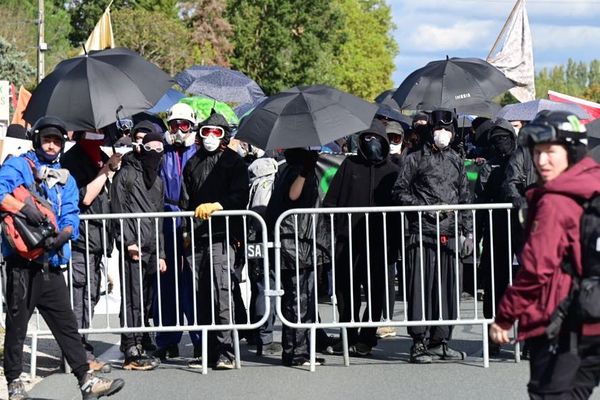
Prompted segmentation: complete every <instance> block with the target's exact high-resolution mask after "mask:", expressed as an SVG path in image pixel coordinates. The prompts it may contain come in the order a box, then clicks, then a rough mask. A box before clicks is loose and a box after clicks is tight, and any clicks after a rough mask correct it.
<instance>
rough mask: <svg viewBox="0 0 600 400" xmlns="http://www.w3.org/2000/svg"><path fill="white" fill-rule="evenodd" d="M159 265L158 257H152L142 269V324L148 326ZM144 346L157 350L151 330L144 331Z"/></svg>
mask: <svg viewBox="0 0 600 400" xmlns="http://www.w3.org/2000/svg"><path fill="white" fill-rule="evenodd" d="M157 269H158V268H157V266H156V259H155V258H151V260H150V262H149V263H148V264H145V265H144V268H143V269H142V288H143V295H142V297H143V304H142V311H143V318H142V324H143V325H142V326H144V327H148V326H150V318H152V311H153V301H154V287H155V285H154V282H155V281H156V274H157ZM140 344H141V345H142V348H143V349H144V350H148V351H153V350H156V347H155V346H154V344H153V343H152V337H151V336H150V333H149V332H144V333H142V337H141V342H140Z"/></svg>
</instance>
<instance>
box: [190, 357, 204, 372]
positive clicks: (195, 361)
mask: <svg viewBox="0 0 600 400" xmlns="http://www.w3.org/2000/svg"><path fill="white" fill-rule="evenodd" d="M188 368H191V369H202V357H194V358H192V359H191V360H190V361H188Z"/></svg>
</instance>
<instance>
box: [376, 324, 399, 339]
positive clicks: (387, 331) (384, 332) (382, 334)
mask: <svg viewBox="0 0 600 400" xmlns="http://www.w3.org/2000/svg"><path fill="white" fill-rule="evenodd" d="M393 336H396V328H394V327H392V326H380V327H379V328H377V337H378V338H380V339H383V338H387V337H393Z"/></svg>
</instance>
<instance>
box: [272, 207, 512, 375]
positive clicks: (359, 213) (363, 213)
mask: <svg viewBox="0 0 600 400" xmlns="http://www.w3.org/2000/svg"><path fill="white" fill-rule="evenodd" d="M511 208H512V205H511V204H484V205H474V204H469V205H446V206H410V207H406V206H403V207H378V208H321V209H293V210H289V211H287V212H285V213H283V214H282V215H281V216H280V217H279V219H278V220H277V222H276V225H275V232H274V237H275V241H274V247H275V260H274V264H275V271H276V272H275V276H276V291H277V292H278V293H280V294H281V293H282V281H281V268H282V265H281V261H282V260H281V253H282V232H281V225H282V223H283V222H284V220H286V219H287V218H292V219H293V224H294V225H293V226H294V228H295V232H294V236H295V237H294V241H295V246H294V247H295V255H296V260H295V261H296V262H295V274H296V277H298V276H299V268H300V262H299V253H298V250H297V249H298V243H299V238H298V217H299V216H302V215H309V216H310V218H311V219H312V224H311V227H312V240H313V242H312V252H313V254H312V265H311V266H310V268H312V269H313V273H314V274H313V279H314V283H313V284H314V288H315V289H314V292H313V296H314V305H315V310H314V312H315V315H316V316H317V319H316V320H315V322H312V323H305V322H302V321H301V315H300V314H301V310H300V299H299V297H300V296H296V302H297V306H298V313H297V315H296V317H295V318H294V320H289V319H286V318H285V317H284V315H283V312H282V299H281V296H278V297H277V299H276V310H277V316H278V317H279V318H280V319H281V321H282V323H283V324H285V325H287V326H289V327H291V328H296V329H309V330H310V370H311V371H314V370H315V360H316V329H319V328H340V329H341V335H342V342H343V357H344V364H345V365H346V366H348V365H349V364H350V358H349V350H348V334H347V329H348V328H365V327H373V328H376V327H382V326H386V327H387V326H391V327H412V326H441V325H480V326H481V327H482V331H483V333H482V341H483V365H484V367H485V368H487V367H489V353H488V327H489V325H490V324H491V323H492V322H493V318H485V317H484V315H483V312H482V310H480V308H481V307H480V305H479V304H478V299H477V293H478V283H477V281H478V280H477V273H478V271H477V264H478V259H477V257H478V252H477V250H478V249H477V248H476V249H475V251H474V252H473V256H472V257H473V266H474V268H473V285H474V287H473V300H462V299H461V290H460V287H461V285H460V282H459V280H460V276H461V274H460V268H461V260H460V259H459V254H458V252H459V240H455V241H454V242H455V249H454V253H455V257H454V268H453V273H454V282H455V288H454V289H455V290H454V291H455V295H456V306H457V309H456V313H457V314H456V319H442V313H443V312H442V311H440V313H439V318H437V319H430V320H428V319H425V300H426V299H425V290H424V281H423V280H424V279H423V276H424V273H423V268H424V266H423V218H424V216H426V215H427V216H428V217H429V218H430V221H431V219H432V218H435V224H436V225H435V226H436V230H437V235H436V236H437V240H436V252H437V257H436V259H437V265H436V266H435V267H436V274H437V276H438V277H439V276H440V273H441V270H440V252H441V250H440V247H441V244H440V241H441V239H440V236H441V235H440V215H441V214H442V213H443V214H445V215H447V213H452V214H453V215H454V221H455V222H454V237H455V238H458V237H459V228H458V217H459V213H461V214H463V215H464V213H470V215H471V217H472V221H473V234H474V236H475V237H474V243H478V238H477V220H478V219H477V218H476V212H478V213H481V212H483V213H487V214H488V215H487V218H488V221H489V226H493V222H492V211H493V210H500V212H502V210H505V211H506V218H507V224H508V237H506V238H494V237H493V229H489V243H490V260H491V271H490V273H491V279H492V282H491V285H492V288H494V289H493V290H492V305H493V315H494V316H495V313H496V311H495V302H496V300H495V292H496V285H495V282H494V275H495V274H494V268H495V266H494V242H495V241H500V240H506V241H508V253H507V254H506V260H507V263H506V266H507V267H508V268H509V271H508V274H509V283H512V263H513V255H512V249H511V244H510V243H511V235H510V232H511V229H510V226H511ZM374 214H381V215H382V220H383V227H382V229H383V232H382V236H383V239H384V244H385V246H384V248H385V249H387V247H388V241H389V239H390V238H389V237H388V234H389V232H392V234H394V235H398V236H400V242H401V243H400V247H399V251H400V253H401V264H400V265H401V271H400V270H399V273H400V277H401V281H402V282H401V285H402V286H403V287H402V289H403V290H402V293H403V298H402V299H401V305H402V310H403V312H402V313H401V317H400V318H399V319H394V316H393V315H390V313H389V311H390V310H389V308H388V307H387V305H388V304H389V300H390V293H389V289H388V287H389V286H388V283H389V282H390V281H389V280H390V279H394V277H390V276H389V273H388V265H389V262H390V261H391V260H389V259H388V254H387V253H388V252H387V251H385V250H384V254H383V257H382V258H383V259H384V265H382V266H372V265H370V261H369V260H370V255H369V254H370V248H371V244H370V243H369V217H371V219H373V215H374ZM394 214H399V215H400V225H399V226H392V227H390V228H391V229H388V226H387V221H388V219H389V217H390V216H391V215H394ZM411 214H412V215H413V217H414V215H415V214H416V217H417V219H418V226H419V247H420V248H419V253H420V262H418V263H417V265H408V262H407V258H406V236H407V234H408V232H407V230H406V228H407V226H406V225H407V224H406V220H407V218H406V217H408V216H409V215H411ZM353 217H354V218H363V217H364V220H365V221H366V229H365V233H366V234H365V237H364V239H363V241H362V242H360V243H359V245H364V246H365V247H366V248H365V249H361V250H366V254H367V256H366V258H367V271H366V274H367V283H368V291H367V295H368V296H369V300H371V299H372V298H373V297H372V296H373V293H372V291H371V284H372V272H371V270H372V269H373V268H377V267H379V268H383V269H384V271H385V273H384V274H385V283H384V285H385V293H384V294H383V295H384V296H385V300H384V303H383V304H384V307H383V313H382V314H383V316H382V318H381V320H375V319H374V318H373V315H372V310H371V303H372V302H371V301H369V302H368V304H369V306H368V307H366V309H365V310H364V313H368V321H366V322H362V321H356V320H355V319H354V314H355V313H354V311H355V309H356V307H359V308H360V307H361V304H354V293H353V290H354V289H353V288H354V284H353V276H354V272H353V266H352V259H353V255H354V254H356V251H357V249H356V248H355V249H353V248H352V245H353V240H352V238H353V234H356V233H355V232H353V229H352V223H351V222H352V218H353ZM336 218H346V219H347V221H348V224H347V225H348V232H344V234H345V236H346V237H347V238H349V244H350V245H349V258H348V259H349V260H350V265H337V264H336V251H335V249H336V245H337V243H336V235H337V234H339V233H340V232H336V231H335V225H336V223H335V219H336ZM480 220H481V217H480ZM317 231H318V232H319V235H321V236H322V235H323V234H324V232H326V234H327V235H326V236H327V240H328V241H329V242H330V249H331V250H332V251H331V252H330V256H331V259H330V265H331V281H332V282H331V284H332V293H333V295H332V298H331V316H330V317H327V316H326V315H325V314H322V315H321V316H319V301H318V299H319V295H318V289H317V288H318V282H317V273H318V265H317V264H318V261H317V251H316V248H317ZM288 243H289V242H288ZM354 243H355V244H356V243H357V242H354ZM476 247H477V246H476ZM288 250H289V249H288ZM363 254H364V253H363ZM343 268H348V269H349V271H350V272H349V273H348V275H347V276H349V279H350V285H349V287H350V292H351V294H350V300H351V304H350V308H351V316H352V317H351V319H350V321H341V320H340V317H339V315H338V310H337V308H336V305H337V303H338V299H337V298H336V287H337V286H336V285H337V284H338V282H336V277H337V276H338V275H339V272H340V271H341V270H342V269H343ZM409 268H417V269H419V270H420V277H421V282H420V288H421V290H420V293H421V299H420V303H421V315H422V316H423V318H421V319H419V320H409V319H408V310H407V307H408V306H410V301H411V300H410V299H407V287H406V286H407V285H406V277H407V271H408V269H409ZM399 269H400V268H399ZM336 273H337V274H336ZM399 281H400V278H399ZM379 287H381V286H379ZM296 293H298V294H300V287H299V286H297V287H296ZM437 294H438V301H439V304H438V307H439V309H440V310H442V287H441V279H438V280H437ZM375 295H382V294H377V293H376V294H375ZM361 303H362V301H361ZM461 305H462V306H463V307H464V306H467V305H468V306H470V307H468V310H467V311H468V312H467V311H461ZM386 308H387V312H386ZM327 314H329V313H327ZM402 314H403V315H402ZM321 317H324V318H321ZM378 319H379V318H378ZM515 354H516V360H517V361H518V354H519V349H518V344H517V347H516V348H515Z"/></svg>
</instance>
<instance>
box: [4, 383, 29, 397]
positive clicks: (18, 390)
mask: <svg viewBox="0 0 600 400" xmlns="http://www.w3.org/2000/svg"><path fill="white" fill-rule="evenodd" d="M27 399H31V397H29V395H28V394H27V391H26V390H25V385H24V384H23V381H22V380H21V379H19V378H17V379H15V380H13V381H12V382H11V383H9V384H8V400H27Z"/></svg>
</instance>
